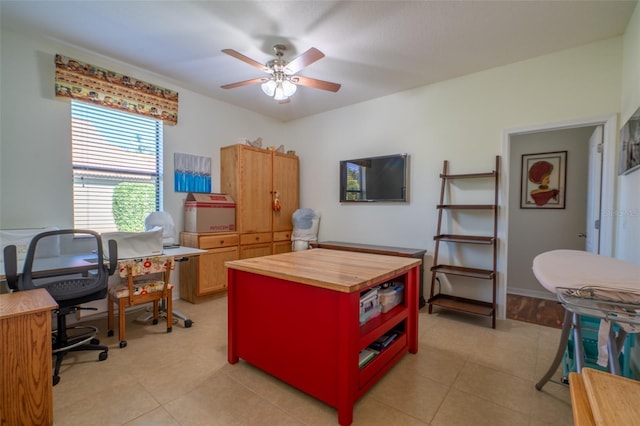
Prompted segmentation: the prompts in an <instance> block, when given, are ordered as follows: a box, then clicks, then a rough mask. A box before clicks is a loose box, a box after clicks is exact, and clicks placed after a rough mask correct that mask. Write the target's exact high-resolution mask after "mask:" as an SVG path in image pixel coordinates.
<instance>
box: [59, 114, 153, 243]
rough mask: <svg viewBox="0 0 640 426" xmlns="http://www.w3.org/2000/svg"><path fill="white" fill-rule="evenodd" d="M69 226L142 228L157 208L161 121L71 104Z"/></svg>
mask: <svg viewBox="0 0 640 426" xmlns="http://www.w3.org/2000/svg"><path fill="white" fill-rule="evenodd" d="M71 138H72V163H73V212H74V220H73V222H74V227H76V228H80V229H92V230H95V231H98V232H112V231H130V232H139V231H143V230H144V218H145V217H146V215H147V214H149V213H150V212H152V211H157V210H160V208H161V201H162V200H161V194H162V139H163V133H162V122H161V121H159V120H153V119H149V118H145V117H140V116H138V115H134V114H128V113H123V112H119V111H114V110H109V109H105V108H100V107H96V106H94V105H90V104H85V103H82V102H71Z"/></svg>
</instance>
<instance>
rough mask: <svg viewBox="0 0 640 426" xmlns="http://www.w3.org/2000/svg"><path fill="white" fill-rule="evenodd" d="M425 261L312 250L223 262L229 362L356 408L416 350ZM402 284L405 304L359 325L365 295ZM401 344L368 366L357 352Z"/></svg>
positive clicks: (345, 411)
mask: <svg viewBox="0 0 640 426" xmlns="http://www.w3.org/2000/svg"><path fill="white" fill-rule="evenodd" d="M421 262H422V261H421V260H419V259H412V258H403V257H396V256H384V255H378V254H368V253H358V252H345V251H338V250H326V249H312V250H305V251H298V252H292V253H283V254H277V255H273V256H264V257H256V258H250V259H243V260H235V261H229V262H226V266H227V267H228V274H229V281H228V305H229V325H228V326H229V335H228V339H229V342H228V344H229V348H228V360H229V363H231V364H235V363H237V362H238V361H239V359H240V358H242V359H244V360H245V361H247V362H248V363H250V364H252V365H254V366H256V367H258V368H260V369H262V370H264V371H266V372H267V373H269V374H271V375H273V376H275V377H277V378H279V379H280V380H282V381H284V382H286V383H288V384H290V385H292V386H294V387H296V388H298V389H300V390H301V391H303V392H306V393H308V394H309V395H311V396H313V397H315V398H317V399H319V400H321V401H323V402H325V403H327V404H329V405H331V406H332V407H335V408H337V409H338V422H339V423H340V424H341V425H343V426H346V425H350V424H351V422H352V420H353V405H354V404H355V402H356V401H357V400H358V399H359V398H360V397H361V396H362V395H364V393H365V392H366V391H367V390H368V389H369V388H371V386H373V385H374V384H375V383H376V382H377V381H378V380H379V379H380V378H381V377H382V376H383V375H384V374H385V373H386V372H387V371H388V370H389V369H390V368H391V367H392V366H393V365H394V364H395V363H396V362H397V361H398V360H399V359H400V358H401V357H402V356H403V355H404V354H406V353H407V352H411V353H417V351H418V281H419V268H420V264H421ZM389 281H394V282H396V283H399V282H401V283H404V286H405V288H404V301H403V302H402V303H400V304H399V305H398V306H396V307H394V308H392V309H391V310H389V311H387V312H385V313H382V314H380V315H379V316H377V317H375V318H372V319H370V320H369V321H367V322H366V323H365V324H364V325H362V326H361V325H360V294H361V293H362V292H364V291H366V290H368V289H370V288H372V287H375V286H377V285H379V284H383V283H386V282H389ZM390 331H393V332H395V333H396V334H397V336H398V337H397V338H396V339H395V340H394V341H393V342H392V343H391V344H390V345H389V346H387V347H386V348H385V349H384V350H382V351H380V353H379V354H378V355H377V356H376V357H375V358H373V360H372V361H370V362H369V363H368V364H366V365H365V366H364V367H362V368H360V367H359V353H360V351H361V350H363V349H365V348H367V347H368V346H369V345H370V344H372V343H373V342H374V341H375V340H376V339H378V338H380V337H381V336H382V335H384V334H386V333H388V332H390Z"/></svg>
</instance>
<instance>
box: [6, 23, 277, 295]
mask: <svg viewBox="0 0 640 426" xmlns="http://www.w3.org/2000/svg"><path fill="white" fill-rule="evenodd" d="M0 41H1V52H0V54H1V56H0V61H1V63H2V74H1V86H0V90H1V94H2V96H1V98H2V99H1V112H2V115H1V133H0V143H1V145H0V148H1V152H0V194H1V196H0V228H29V227H44V226H58V227H60V228H71V227H72V226H73V209H72V207H73V204H72V185H71V182H72V181H71V142H70V141H71V131H70V125H71V120H70V114H71V113H70V104H69V102H68V100H64V99H58V98H55V97H54V70H55V68H54V55H55V54H56V53H60V54H63V55H67V56H70V57H73V58H77V59H79V60H82V61H86V62H89V63H91V64H94V65H97V66H102V67H104V68H107V69H111V70H113V71H116V72H120V73H124V74H131V75H133V76H135V77H136V78H140V79H142V80H146V81H149V82H152V83H154V84H157V85H160V86H163V87H166V88H168V89H171V90H176V91H178V92H179V98H180V105H179V112H178V125H176V126H168V125H165V126H164V165H163V166H164V194H163V196H164V209H165V210H166V211H168V212H169V213H170V214H171V215H172V216H173V218H174V220H175V221H176V227H177V229H178V230H181V229H183V203H184V198H185V196H186V194H185V193H176V192H174V190H173V185H174V183H173V154H174V153H175V152H184V153H189V154H194V155H202V156H210V157H212V186H213V191H219V190H220V155H219V152H220V147H222V146H225V145H231V144H233V143H235V142H236V140H237V139H238V138H239V137H247V138H251V139H254V138H256V137H258V136H262V137H263V138H264V139H265V141H269V140H280V136H279V135H280V132H281V130H282V129H281V125H280V123H279V122H277V121H274V120H272V119H270V118H267V117H264V116H262V115H259V114H255V113H253V112H250V111H248V110H244V109H240V108H237V107H234V106H232V105H229V104H226V103H222V102H219V101H216V100H213V99H210V98H208V97H204V96H202V95H200V94H198V93H194V92H192V91H189V90H186V89H184V88H181V87H179V86H177V85H175V84H174V83H173V82H171V81H167V80H166V79H163V78H161V77H159V76H157V75H154V74H149V73H147V72H144V71H142V70H139V69H135V68H132V67H130V66H128V65H126V64H123V63H119V62H112V61H109V60H107V59H105V58H104V57H100V56H96V55H92V54H90V53H88V52H86V51H81V50H76V49H73V48H71V47H69V46H66V45H61V44H57V43H54V42H52V41H46V40H42V39H31V38H29V37H25V36H24V35H20V34H18V33H15V32H11V31H9V30H5V29H2V35H1V38H0ZM174 277H175V278H173V279H172V281H173V282H174V283H176V284H177V283H178V279H177V277H178V274H175V275H174ZM176 294H178V292H176Z"/></svg>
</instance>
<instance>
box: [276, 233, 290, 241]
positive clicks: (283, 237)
mask: <svg viewBox="0 0 640 426" xmlns="http://www.w3.org/2000/svg"><path fill="white" fill-rule="evenodd" d="M273 241H274V242H276V241H291V231H280V232H274V233H273Z"/></svg>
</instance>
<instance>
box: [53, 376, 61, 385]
mask: <svg viewBox="0 0 640 426" xmlns="http://www.w3.org/2000/svg"><path fill="white" fill-rule="evenodd" d="M58 383H60V376H53V386H55V385H57V384H58Z"/></svg>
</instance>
